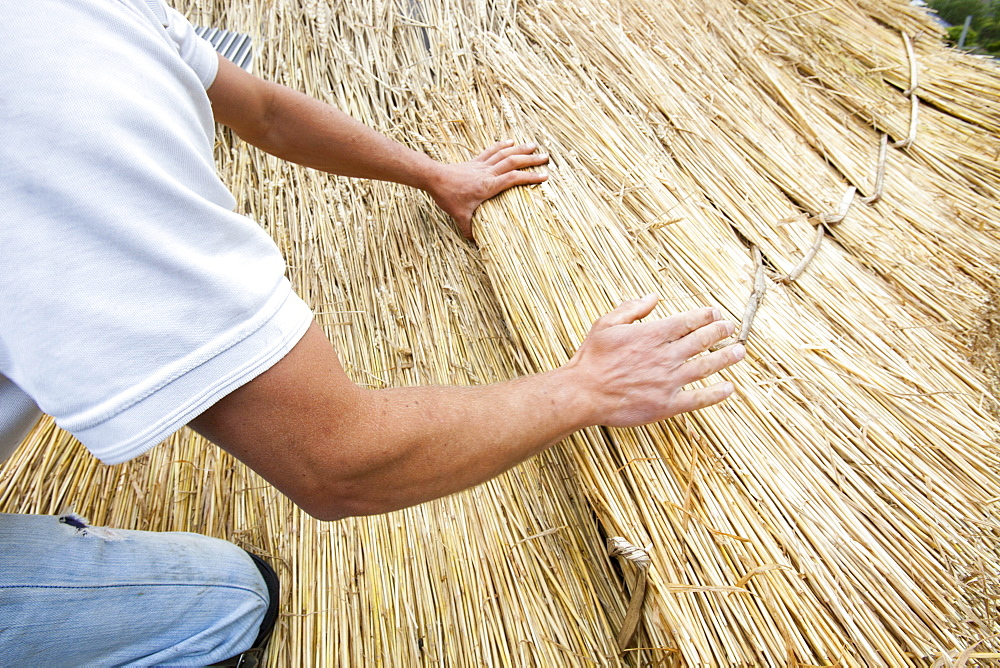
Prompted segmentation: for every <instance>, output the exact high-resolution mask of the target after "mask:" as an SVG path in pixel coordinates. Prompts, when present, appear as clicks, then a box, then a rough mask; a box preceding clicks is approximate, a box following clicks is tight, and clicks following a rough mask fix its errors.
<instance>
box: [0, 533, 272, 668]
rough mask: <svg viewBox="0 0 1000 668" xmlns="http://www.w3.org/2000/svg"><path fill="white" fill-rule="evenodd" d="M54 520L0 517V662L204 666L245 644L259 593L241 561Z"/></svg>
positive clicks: (177, 538)
mask: <svg viewBox="0 0 1000 668" xmlns="http://www.w3.org/2000/svg"><path fill="white" fill-rule="evenodd" d="M64 517H65V519H63V518H59V517H54V516H48V515H8V514H0V663H2V664H3V665H7V666H46V667H49V666H81V665H101V666H108V665H141V666H149V665H183V666H191V665H207V664H210V663H214V662H216V661H222V660H224V659H228V658H230V657H233V656H235V655H238V654H239V653H241V652H243V651H244V650H246V649H249V648H250V646H251V645H252V644H253V642H254V640H255V639H256V637H257V632H258V630H259V629H260V625H261V620H262V619H263V617H264V613H265V611H266V610H267V607H268V590H267V586H266V584H265V582H264V579H263V578H262V577H261V574H260V572H259V571H258V569H257V566H256V565H255V564H254V562H253V560H251V559H250V557H249V556H248V555H247V554H246V553H245V552H244V551H243V550H241V549H240V548H238V547H236V546H235V545H233V544H231V543H227V542H226V541H222V540H218V539H215V538H208V537H206V536H200V535H197V534H190V533H151V532H145V531H123V530H122V531H120V530H117V529H116V530H108V529H101V528H96V527H90V526H87V525H86V524H84V523H81V522H78V521H77V520H76V519H75V518H74V516H64Z"/></svg>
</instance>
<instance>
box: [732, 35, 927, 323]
mask: <svg viewBox="0 0 1000 668" xmlns="http://www.w3.org/2000/svg"><path fill="white" fill-rule="evenodd" d="M900 35H902V37H903V45H904V46H905V47H906V58H907V62H908V63H909V66H910V86H909V87H908V88H907V89H906V90H904V91H903V95H904V96H906V97H907V98H909V100H910V128H909V132H908V133H907V135H906V137H905V138H904V139H901V140H900V141H897V142H893V144H892V146H893V148H908V147H909V146H911V145H912V144H913V142H914V141H916V139H917V117H918V110H919V108H920V98H919V96H918V95H917V88H918V87H919V86H920V83H919V80H918V68H917V55H916V53H915V52H914V50H913V41H912V40H910V36H909V35H907V34H906V33H905V32H903V33H900ZM888 148H889V135H887V134H884V133H883V134H882V138H881V140H880V143H879V149H878V163H877V165H876V167H875V187H874V192H873V193H872V194H871V195H870V196H869V197H863V198H861V201H862V202H863V203H865V204H867V205H869V206H871V205H873V204H875V203H876V202H878V201H879V200H881V199H882V191H883V188H884V186H885V166H886V157H887V155H888ZM857 190H858V189H857V188H855V187H854V186H851V187H850V188H848V189H847V192H846V193H844V197H843V198H842V199H841V200H840V206H839V207H837V210H836V211H835V212H833V213H824V214H820V215H819V216H817V217H816V221H817V222H816V236H815V237H813V242H812V245H811V246H810V247H809V250H807V251H806V253H805V255H803V256H802V259H801V260H799V263H798V264H797V265H795V268H794V269H792V270H791V271H790V272H788V275H786V276H784V277H783V278H781V279H780V282H781V283H784V284H786V285H788V284H790V283H793V282H794V281H795V280H797V279H798V278H799V276H801V275H802V273H803V272H804V271H805V270H806V267H807V266H809V263H810V262H812V260H813V258H814V257H816V253H818V252H819V247H820V245H821V244H822V243H823V237H825V236H826V233H827V231H828V229H829V228H830V227H832V226H833V225H836V224H837V223H839V222H841V221H842V220H844V218H846V217H847V214H848V212H849V211H850V210H851V205H852V204H853V203H854V197H855V195H856V194H857ZM747 308H748V309H749V307H747Z"/></svg>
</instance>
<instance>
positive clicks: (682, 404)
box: [562, 295, 745, 427]
mask: <svg viewBox="0 0 1000 668" xmlns="http://www.w3.org/2000/svg"><path fill="white" fill-rule="evenodd" d="M657 301H658V298H657V297H656V295H647V296H645V297H643V298H641V299H637V300H633V301H628V302H625V303H624V304H622V305H621V306H619V307H618V308H616V309H615V310H614V311H612V312H611V313H609V314H607V315H605V316H604V317H602V318H600V319H598V320H597V321H596V322H595V323H594V325H593V327H592V328H591V330H590V333H589V334H588V335H587V338H586V340H584V342H583V344H581V346H580V348H579V350H577V352H576V354H575V355H574V356H573V358H572V359H571V360H570V361H569V362H568V363H567V364H566V365H565V366H564V367H563V368H562V370H563V371H565V372H566V373H567V374H572V381H571V382H572V383H573V384H574V385H576V386H577V387H578V388H579V389H580V396H581V399H582V400H583V401H584V402H586V405H585V407H584V408H585V410H589V411H590V416H589V417H587V418H584V419H585V420H586V421H587V422H589V423H591V424H600V425H605V426H610V427H634V426H638V425H643V424H648V423H650V422H657V421H659V420H665V419H666V418H669V417H673V416H674V415H677V414H679V413H685V412H687V411H693V410H697V409H699V408H704V407H706V406H711V405H712V404H717V403H719V402H720V401H723V400H724V399H726V398H727V397H729V395H731V394H732V393H733V385H732V383H717V384H715V385H712V386H710V387H704V388H697V389H690V390H685V389H683V388H684V386H685V385H688V384H690V383H693V382H696V381H699V380H703V379H704V378H707V377H708V376H711V375H712V374H714V373H717V372H718V371H721V370H722V369H725V368H726V367H728V366H731V365H732V364H735V363H736V362H739V361H740V360H742V359H743V357H744V355H745V349H744V348H743V346H742V345H740V344H736V345H732V346H728V347H726V348H723V349H721V350H717V351H715V352H711V353H707V351H708V350H709V349H710V348H711V347H712V346H714V345H715V344H717V343H719V342H720V341H722V340H723V339H725V338H726V337H728V336H730V335H732V333H733V329H734V327H733V324H732V323H731V322H727V321H724V320H720V314H719V311H718V310H717V309H714V308H702V309H697V310H694V311H688V312H687V313H680V314H678V315H674V316H671V317H669V318H666V319H663V320H655V321H651V322H644V323H637V322H636V321H637V320H639V319H641V318H644V317H646V316H647V315H649V314H650V313H651V312H652V311H653V308H654V307H655V306H656V303H657ZM703 353H707V354H703Z"/></svg>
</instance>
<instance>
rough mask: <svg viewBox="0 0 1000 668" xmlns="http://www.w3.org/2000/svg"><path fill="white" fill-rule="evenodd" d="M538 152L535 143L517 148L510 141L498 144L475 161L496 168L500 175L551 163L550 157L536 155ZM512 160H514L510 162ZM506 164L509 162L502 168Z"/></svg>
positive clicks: (541, 154) (540, 154) (542, 154)
mask: <svg viewBox="0 0 1000 668" xmlns="http://www.w3.org/2000/svg"><path fill="white" fill-rule="evenodd" d="M536 150H538V145H537V144H535V143H527V144H520V145H518V146H515V145H514V142H513V141H512V140H509V139H508V140H506V141H499V142H497V143H496V144H494V145H493V146H491V147H489V148H488V149H486V150H485V151H483V152H482V153H480V154H479V155H478V156H476V158H475V159H476V161H478V162H484V163H486V164H487V165H490V166H492V167H496V168H497V172H498V173H503V172H504V171H510V170H512V169H521V168H523V167H537V166H538V165H544V164H545V163H546V162H548V161H549V156H548V155H546V154H544V153H537V154H536V153H535V151H536ZM511 158H513V159H514V160H513V161H512V162H508V160H509V159H511ZM504 162H507V164H506V165H503V166H501V163H504Z"/></svg>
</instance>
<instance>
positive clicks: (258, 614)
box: [164, 534, 269, 662]
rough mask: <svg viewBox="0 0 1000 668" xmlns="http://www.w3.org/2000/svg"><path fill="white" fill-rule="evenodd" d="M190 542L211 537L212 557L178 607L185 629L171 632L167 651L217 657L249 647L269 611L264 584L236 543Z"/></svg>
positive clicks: (187, 656)
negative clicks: (181, 631) (198, 580)
mask: <svg viewBox="0 0 1000 668" xmlns="http://www.w3.org/2000/svg"><path fill="white" fill-rule="evenodd" d="M182 535H183V534H182ZM191 540H196V541H204V540H207V541H215V543H214V545H211V544H209V545H210V552H211V554H212V556H213V557H214V558H213V559H212V561H211V563H208V564H205V565H204V566H205V570H204V575H203V576H202V577H201V581H200V582H199V583H197V584H195V585H192V586H191V587H190V592H189V593H190V596H189V597H188V600H187V601H186V602H185V603H184V604H182V605H181V606H179V607H180V609H179V610H178V613H180V615H179V616H180V617H182V618H183V619H184V620H185V621H184V623H183V627H184V628H185V629H186V631H185V632H183V633H180V634H177V635H175V636H174V638H173V640H172V641H171V643H172V645H171V652H172V653H173V654H174V656H175V657H177V658H178V659H179V658H182V657H183V658H185V659H192V658H197V659H198V660H199V661H201V660H204V661H206V662H215V661H221V660H224V659H227V658H230V657H232V656H234V655H237V654H239V653H241V652H243V651H245V650H247V649H249V648H250V647H252V646H253V643H254V641H255V640H256V638H257V635H258V633H259V631H260V627H261V622H262V621H263V620H264V617H265V614H266V613H267V609H268V603H269V597H268V590H267V584H266V583H265V581H264V579H263V577H262V576H261V574H260V571H259V570H258V568H257V566H256V564H254V562H253V560H252V559H251V558H250V557H249V555H247V554H246V552H244V551H243V550H242V549H240V548H239V547H237V546H235V545H233V544H232V543H228V542H226V541H220V540H216V539H210V538H206V537H204V536H193V537H192V538H191ZM202 548H204V546H202ZM199 552H202V553H204V552H203V549H202V550H199ZM178 630H180V629H178ZM164 658H166V657H164Z"/></svg>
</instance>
